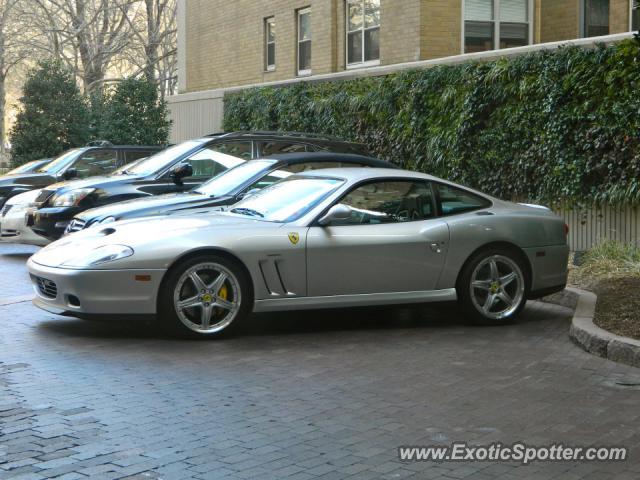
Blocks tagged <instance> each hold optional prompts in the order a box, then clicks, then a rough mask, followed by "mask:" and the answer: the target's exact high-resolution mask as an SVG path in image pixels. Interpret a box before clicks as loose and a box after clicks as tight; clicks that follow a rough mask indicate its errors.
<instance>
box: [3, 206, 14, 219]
mask: <svg viewBox="0 0 640 480" xmlns="http://www.w3.org/2000/svg"><path fill="white" fill-rule="evenodd" d="M11 207H13V205H5V206H4V208H3V209H2V216H3V217H6V216H7V213H9V210H11Z"/></svg>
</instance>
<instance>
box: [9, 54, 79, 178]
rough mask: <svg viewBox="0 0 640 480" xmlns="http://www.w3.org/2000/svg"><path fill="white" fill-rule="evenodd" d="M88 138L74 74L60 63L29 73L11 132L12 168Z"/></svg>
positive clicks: (38, 67)
mask: <svg viewBox="0 0 640 480" xmlns="http://www.w3.org/2000/svg"><path fill="white" fill-rule="evenodd" d="M89 137H90V128H89V109H88V107H87V104H86V102H85V100H84V99H83V97H82V95H81V94H80V90H79V89H78V86H77V85H76V82H75V80H74V78H73V74H72V73H71V72H70V71H68V70H67V69H66V68H65V67H64V66H63V65H62V64H61V63H60V62H55V61H43V62H40V63H39V64H38V66H37V67H36V68H35V69H34V70H32V71H31V72H30V73H29V76H28V78H27V80H26V82H25V85H24V89H23V94H22V97H21V98H20V110H19V112H18V115H17V117H16V123H15V126H14V127H13V130H12V131H11V137H10V140H11V145H12V148H11V155H12V163H13V164H14V166H18V165H21V164H23V163H25V162H28V161H30V160H36V159H39V158H45V157H55V156H57V155H58V154H60V153H62V152H63V151H64V150H67V149H69V148H71V147H77V146H79V145H84V144H85V143H87V141H88V140H89Z"/></svg>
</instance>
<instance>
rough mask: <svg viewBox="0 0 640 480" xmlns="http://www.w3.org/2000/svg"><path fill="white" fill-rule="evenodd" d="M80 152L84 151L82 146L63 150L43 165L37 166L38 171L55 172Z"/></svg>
mask: <svg viewBox="0 0 640 480" xmlns="http://www.w3.org/2000/svg"><path fill="white" fill-rule="evenodd" d="M81 152H84V148H74V149H73V150H69V151H67V152H64V153H63V154H62V155H60V156H59V157H57V158H55V159H54V160H53V161H52V162H51V163H47V164H46V165H45V166H44V167H42V168H39V169H38V173H48V174H50V175H53V174H56V173H58V172H59V171H61V170H62V169H63V168H65V167H66V166H67V165H69V164H70V163H71V162H73V161H74V160H75V159H76V157H77V156H78V155H80V153H81Z"/></svg>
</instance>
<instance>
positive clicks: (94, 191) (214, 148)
mask: <svg viewBox="0 0 640 480" xmlns="http://www.w3.org/2000/svg"><path fill="white" fill-rule="evenodd" d="M328 150H330V151H332V152H339V153H362V152H366V148H365V147H364V146H362V145H359V144H354V143H348V142H342V141H339V140H337V139H335V138H333V137H326V136H321V135H313V134H301V133H272V132H253V133H248V132H234V133H224V134H213V135H210V136H207V137H204V138H199V139H196V140H190V141H187V142H183V143H181V144H179V145H175V146H173V147H170V148H167V149H166V150H164V151H163V152H160V153H158V154H156V155H153V156H151V157H149V158H147V159H146V160H144V161H142V162H140V163H138V164H137V165H135V166H133V167H131V168H128V169H125V170H123V171H121V172H120V175H111V176H109V177H101V178H95V179H88V180H84V181H74V182H67V183H61V184H56V185H52V186H50V187H48V188H46V189H44V190H43V191H42V194H41V195H40V196H39V197H38V199H37V200H36V203H37V204H38V209H37V211H36V212H35V214H34V216H33V220H32V225H30V226H31V227H32V228H33V230H34V231H35V232H36V233H37V234H39V235H42V236H44V237H46V238H49V239H50V240H56V239H58V238H60V237H61V236H62V235H63V233H64V232H65V229H66V228H67V226H68V225H69V223H70V222H71V220H72V219H73V217H75V216H76V215H78V214H80V213H81V212H84V211H85V210H88V209H90V208H95V207H101V206H104V205H109V204H112V203H116V202H122V201H124V200H131V199H134V198H140V197H147V196H150V195H160V194H163V193H180V192H186V191H188V190H191V189H193V188H195V187H197V186H199V185H201V184H202V183H204V182H205V181H207V180H209V179H210V178H212V177H215V176H216V175H219V174H220V173H222V172H224V171H226V170H228V169H229V168H232V167H235V166H237V165H240V164H241V163H244V162H246V161H247V160H251V159H255V158H260V157H264V156H268V155H272V154H274V153H286V152H308V151H328ZM30 223H31V222H30Z"/></svg>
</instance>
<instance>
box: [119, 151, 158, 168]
mask: <svg viewBox="0 0 640 480" xmlns="http://www.w3.org/2000/svg"><path fill="white" fill-rule="evenodd" d="M154 153H156V152H148V151H146V150H130V151H125V152H124V163H125V164H126V165H128V164H129V163H131V162H135V161H136V160H140V159H141V158H145V157H150V156H151V155H153V154H154Z"/></svg>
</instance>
